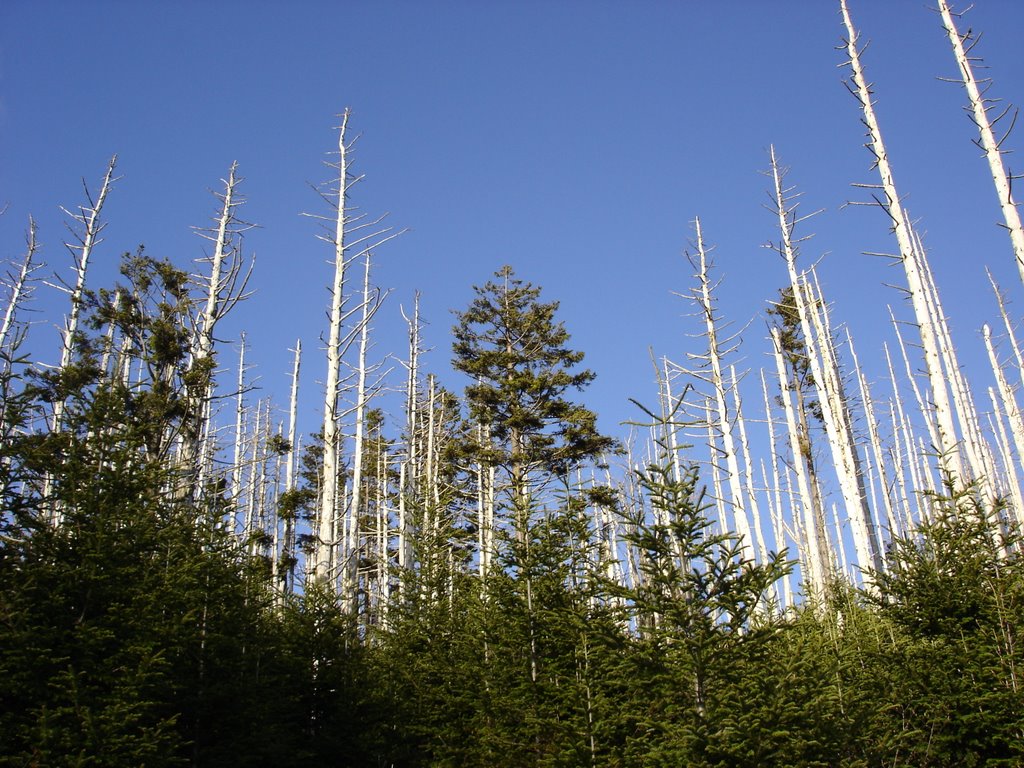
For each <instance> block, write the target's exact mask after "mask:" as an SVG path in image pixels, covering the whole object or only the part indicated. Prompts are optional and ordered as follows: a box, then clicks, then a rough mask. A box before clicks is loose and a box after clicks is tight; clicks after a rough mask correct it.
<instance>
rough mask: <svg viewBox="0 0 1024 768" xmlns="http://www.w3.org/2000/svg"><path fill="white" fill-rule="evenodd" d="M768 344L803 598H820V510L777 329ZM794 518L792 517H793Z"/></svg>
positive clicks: (825, 574) (825, 576) (823, 573)
mask: <svg viewBox="0 0 1024 768" xmlns="http://www.w3.org/2000/svg"><path fill="white" fill-rule="evenodd" d="M772 342H773V344H774V348H775V367H776V371H777V373H778V376H779V389H780V390H781V395H782V406H783V409H784V410H785V413H786V427H787V430H788V432H789V444H790V450H791V453H792V467H793V471H794V474H796V480H797V489H798V491H799V494H800V501H801V503H800V508H801V510H802V511H803V523H802V527H803V530H804V536H803V539H804V545H805V552H804V556H803V558H801V559H802V564H803V565H804V566H805V569H804V570H805V575H804V582H805V585H804V589H805V590H806V592H807V596H808V597H811V598H812V599H813V598H818V597H821V596H822V595H823V594H824V590H825V588H826V586H827V585H828V580H829V577H830V576H831V572H832V569H831V565H830V562H829V561H826V553H827V552H828V540H827V538H826V534H825V520H824V516H823V510H822V509H821V508H820V506H817V505H815V504H814V503H813V502H812V498H813V496H812V493H811V488H810V484H809V482H808V478H807V470H806V467H805V465H804V457H803V454H802V451H801V449H800V436H799V432H798V431H797V424H796V414H795V412H794V410H793V403H792V400H791V399H790V396H789V390H790V386H789V377H788V376H787V374H786V364H785V361H784V359H783V356H782V340H781V339H780V338H779V331H778V329H777V328H773V329H772ZM793 517H794V518H796V515H795V514H794V516H793Z"/></svg>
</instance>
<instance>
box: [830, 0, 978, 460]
mask: <svg viewBox="0 0 1024 768" xmlns="http://www.w3.org/2000/svg"><path fill="white" fill-rule="evenodd" d="M840 8H841V10H842V14H843V23H844V25H845V26H846V32H847V38H846V51H847V54H848V55H849V65H850V67H851V70H852V80H853V83H854V85H852V86H849V85H848V89H849V91H850V93H851V94H853V96H854V97H855V98H856V99H857V100H858V102H859V103H860V105H861V108H862V111H863V115H864V117H863V121H864V125H865V126H866V127H867V129H868V135H869V137H870V142H869V144H868V145H867V146H868V147H869V149H870V150H871V153H872V156H873V157H874V162H875V167H876V168H877V169H878V173H879V176H880V178H881V189H882V192H883V199H882V200H880V201H879V204H880V205H881V207H882V209H883V210H884V211H885V212H886V214H887V215H888V217H889V219H890V221H891V222H892V232H893V234H894V235H895V237H896V242H897V244H898V246H899V259H900V262H901V263H902V265H903V269H904V272H905V273H906V276H907V287H908V290H909V293H910V301H911V304H912V305H913V308H914V315H915V317H916V319H917V325H918V329H919V331H920V333H921V346H922V349H923V352H924V366H925V373H926V375H927V377H928V382H929V384H930V386H931V393H932V399H933V400H934V409H935V421H936V430H937V433H938V434H937V437H938V443H937V448H938V450H939V452H940V461H941V464H942V466H943V468H944V469H945V471H946V472H947V473H948V474H950V475H951V476H953V477H955V478H957V479H958V480H960V479H962V477H963V469H962V467H961V461H960V452H959V448H958V445H957V438H956V431H955V429H954V427H953V415H952V411H951V409H950V404H949V395H948V392H947V389H946V382H945V379H944V377H943V372H942V363H941V360H940V357H939V351H938V343H937V341H936V339H935V330H934V328H933V327H932V324H931V321H930V319H929V313H928V308H927V305H926V303H925V292H924V285H923V282H922V278H921V274H920V271H919V269H918V266H917V259H916V258H915V253H914V241H913V237H912V235H911V231H910V225H909V222H908V221H907V217H906V212H905V211H904V210H903V206H902V205H901V203H900V197H899V195H898V194H897V191H896V182H895V180H894V177H893V173H892V168H891V166H890V165H889V155H888V153H887V152H886V150H885V144H884V142H883V141H882V132H881V130H880V129H879V126H878V119H877V117H876V116H875V108H874V105H873V102H872V99H871V90H870V87H869V86H868V82H867V79H866V78H865V76H864V69H863V67H862V66H861V61H860V51H859V49H858V45H857V44H858V38H857V32H856V30H855V29H854V27H853V21H852V20H851V18H850V13H849V10H848V9H847V7H846V0H840Z"/></svg>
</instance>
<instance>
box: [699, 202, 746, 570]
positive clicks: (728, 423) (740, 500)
mask: <svg viewBox="0 0 1024 768" xmlns="http://www.w3.org/2000/svg"><path fill="white" fill-rule="evenodd" d="M694 229H695V230H696V235H697V241H696V246H697V259H696V262H694V259H692V258H691V263H692V264H693V266H694V267H695V268H696V269H697V275H696V277H697V283H698V285H697V288H696V289H694V291H693V298H694V300H695V302H696V304H697V306H698V308H699V310H700V313H701V315H702V316H703V319H704V328H705V337H706V338H707V356H706V357H705V358H704V359H706V361H707V364H708V366H709V373H710V380H709V383H710V384H711V388H712V390H713V398H714V401H713V402H714V406H713V411H712V410H711V409H709V415H710V413H712V412H713V413H714V414H715V416H714V418H709V419H708V424H709V426H710V425H713V426H714V428H715V431H716V432H717V433H718V436H720V437H721V440H722V450H721V453H722V456H723V458H724V459H725V474H726V483H727V484H728V486H729V502H730V506H731V511H732V513H733V519H734V521H735V531H736V533H737V534H739V536H740V538H741V552H742V557H743V558H744V559H746V560H753V559H754V536H753V532H752V530H751V526H750V521H749V519H748V517H747V510H746V505H745V501H746V499H745V494H744V492H743V483H742V475H741V474H740V463H739V446H738V445H737V442H736V437H735V435H734V434H733V422H734V419H735V418H737V417H738V414H733V413H731V412H730V410H729V403H728V399H727V397H726V389H727V388H728V387H727V383H726V381H725V377H724V375H723V373H722V365H723V361H722V357H723V349H722V344H721V342H720V340H719V337H718V327H717V317H716V313H715V308H714V302H713V298H712V295H711V291H712V286H711V279H710V265H709V262H708V254H707V249H706V248H705V247H704V235H703V232H702V231H701V226H700V219H699V218H698V219H695V220H694ZM701 357H704V356H703V355H702V356H701ZM733 384H734V385H735V382H734V383H733ZM709 442H710V444H711V446H712V453H711V461H712V465H713V467H712V472H713V473H714V474H715V480H716V483H717V480H718V478H717V468H718V467H717V465H718V461H717V454H718V451H717V449H716V447H715V444H716V443H717V439H716V437H715V435H714V434H712V435H711V436H710V439H709ZM716 495H717V496H718V498H720V499H723V503H724V498H723V497H722V495H721V493H720V492H719V493H717V494H716ZM722 522H723V526H725V519H724V518H723V521H722Z"/></svg>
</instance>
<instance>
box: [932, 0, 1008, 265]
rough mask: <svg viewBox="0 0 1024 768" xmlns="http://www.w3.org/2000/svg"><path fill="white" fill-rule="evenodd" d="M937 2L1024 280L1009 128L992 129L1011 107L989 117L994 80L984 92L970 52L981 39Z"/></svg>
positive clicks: (987, 84) (943, 0)
mask: <svg viewBox="0 0 1024 768" xmlns="http://www.w3.org/2000/svg"><path fill="white" fill-rule="evenodd" d="M938 2H939V13H940V14H941V15H942V26H943V27H944V28H945V30H946V34H947V35H948V36H949V42H950V43H951V44H952V46H953V54H954V56H956V63H957V66H959V67H960V77H961V78H962V80H963V84H964V88H966V89H967V98H968V101H969V102H970V106H969V110H968V111H969V112H970V113H971V120H972V121H973V122H974V124H975V125H976V126H977V127H978V134H979V139H978V141H976V142H975V143H976V144H978V146H980V147H981V148H982V150H983V151H984V152H985V159H986V160H988V167H989V170H990V171H991V173H992V182H993V184H995V187H996V196H997V197H998V198H999V207H1000V208H1001V209H1002V212H1003V220H1004V221H1005V222H1006V230H1007V232H1009V234H1010V243H1011V244H1012V245H1013V254H1014V256H1015V257H1016V260H1017V270H1018V271H1019V273H1020V279H1021V280H1022V281H1024V227H1022V226H1021V220H1020V211H1019V210H1017V203H1016V202H1014V199H1013V183H1012V177H1011V176H1010V174H1008V173H1007V172H1006V168H1005V167H1004V166H1003V151H1004V150H1003V149H1002V143H1003V142H1004V141H1005V140H1006V135H1009V129H1008V130H1007V133H1006V135H1004V136H1003V138H1002V139H999V140H996V137H995V132H994V131H993V128H994V127H995V125H996V124H998V123H999V121H1000V120H1001V119H1002V118H1003V117H1005V116H1006V115H1007V113H1008V112H1009V111H1010V109H1009V108H1007V109H1006V110H1004V111H1003V112H1002V113H1001V114H999V115H998V116H997V117H996V118H995V119H994V120H989V116H988V106H989V105H990V104H992V103H994V101H995V100H994V99H989V98H986V96H985V92H986V91H988V87H989V85H990V84H991V83H990V81H982V82H983V83H985V88H984V91H983V90H982V89H981V88H980V87H979V85H978V81H977V80H976V79H975V77H974V69H973V67H971V61H972V57H971V55H970V54H971V51H972V50H973V49H974V46H975V45H976V44H977V42H978V38H975V37H974V35H973V34H972V33H971V31H970V30H969V29H968V31H967V33H966V34H964V35H961V34H960V33H959V32H957V29H956V25H955V23H954V22H953V16H954V14H953V13H952V12H951V11H950V8H949V3H947V2H946V0H938ZM965 42H966V43H968V46H967V48H964V43H965ZM973 60H974V61H977V60H978V59H977V58H976V57H975V58H973ZM1014 119H1016V114H1014V117H1013V118H1012V119H1011V121H1010V129H1012V128H1013V121H1014Z"/></svg>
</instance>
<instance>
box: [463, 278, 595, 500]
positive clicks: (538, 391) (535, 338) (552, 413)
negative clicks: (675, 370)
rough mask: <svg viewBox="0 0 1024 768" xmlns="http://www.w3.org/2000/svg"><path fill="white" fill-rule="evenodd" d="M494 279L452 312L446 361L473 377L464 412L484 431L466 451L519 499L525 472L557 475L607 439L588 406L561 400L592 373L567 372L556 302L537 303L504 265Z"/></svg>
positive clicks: (576, 359)
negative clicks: (499, 471) (501, 474)
mask: <svg viewBox="0 0 1024 768" xmlns="http://www.w3.org/2000/svg"><path fill="white" fill-rule="evenodd" d="M495 278H497V279H496V280H494V281H488V282H487V283H485V284H484V285H483V286H482V287H475V288H474V290H475V292H476V298H475V299H474V300H473V302H472V303H471V304H470V306H469V308H468V309H467V310H466V311H464V312H460V313H457V315H456V316H457V320H458V322H457V324H456V325H455V327H454V328H453V329H452V333H453V335H454V337H455V341H454V344H453V351H454V354H455V357H454V360H453V365H454V367H455V368H456V369H457V370H459V371H461V372H463V373H465V374H466V375H467V376H469V377H470V378H471V379H472V380H473V383H472V384H470V385H469V386H468V387H467V388H466V400H467V401H468V403H469V408H470V414H471V416H472V418H473V419H475V420H476V421H478V422H480V423H481V424H484V425H486V426H487V427H488V429H489V435H490V442H477V443H475V444H471V445H470V446H468V447H469V449H470V451H471V452H472V453H473V454H474V455H475V456H477V457H478V458H480V459H481V460H482V461H483V462H484V463H486V464H489V465H495V466H499V467H501V468H503V469H504V471H505V472H506V473H507V476H508V481H509V487H510V492H511V497H512V499H513V500H516V499H519V500H521V499H524V498H525V497H526V496H527V495H528V494H529V490H530V484H531V475H532V474H533V473H540V475H541V476H542V478H546V479H550V478H551V477H563V476H565V475H566V474H568V473H569V472H570V471H571V470H573V469H574V468H576V467H578V466H579V465H580V464H581V463H583V462H585V461H587V460H588V459H594V458H596V457H599V456H601V455H602V454H603V453H605V452H607V451H609V450H611V449H612V448H613V447H614V445H615V443H614V441H613V440H612V439H611V438H609V437H606V436H604V435H601V434H600V433H599V432H598V430H597V424H596V422H597V418H596V416H595V414H594V413H593V412H592V411H590V410H588V409H587V408H585V407H584V406H582V405H578V404H576V403H574V402H572V401H571V400H569V399H568V393H569V392H570V391H571V390H582V389H584V388H585V387H586V386H587V385H588V384H590V382H591V381H593V379H594V373H593V372H592V371H590V370H587V369H583V370H574V369H575V368H576V366H577V365H578V364H579V363H580V362H582V360H583V353H582V352H579V351H576V350H573V349H570V348H569V347H568V343H569V333H568V331H566V330H565V327H564V325H563V324H562V323H561V322H558V321H557V320H556V319H555V313H556V312H557V311H558V302H550V303H543V302H541V301H540V292H541V291H540V288H535V287H534V286H533V285H532V284H530V283H525V282H523V281H522V280H520V279H518V278H517V277H516V276H515V274H514V272H513V270H512V268H511V267H509V266H504V267H502V268H501V269H500V270H499V271H498V272H496V273H495ZM534 479H535V478H534ZM515 503H516V502H515V501H513V504H515Z"/></svg>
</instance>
